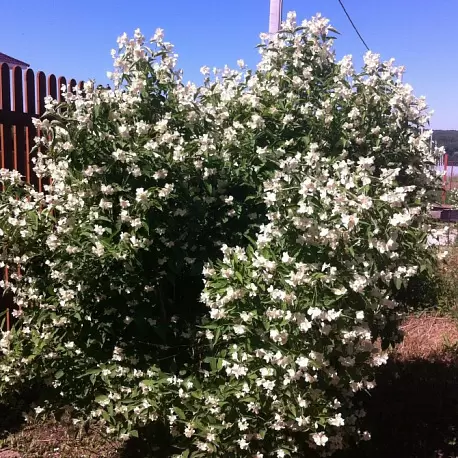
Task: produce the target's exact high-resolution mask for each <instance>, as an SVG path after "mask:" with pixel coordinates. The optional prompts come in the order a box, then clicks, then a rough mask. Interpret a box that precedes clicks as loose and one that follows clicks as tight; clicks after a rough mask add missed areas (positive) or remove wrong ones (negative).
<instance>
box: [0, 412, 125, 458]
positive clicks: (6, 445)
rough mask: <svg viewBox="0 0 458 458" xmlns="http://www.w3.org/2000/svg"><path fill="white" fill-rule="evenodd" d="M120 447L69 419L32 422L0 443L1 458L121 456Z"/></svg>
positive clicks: (107, 457)
mask: <svg viewBox="0 0 458 458" xmlns="http://www.w3.org/2000/svg"><path fill="white" fill-rule="evenodd" d="M121 448H122V447H121V444H120V443H119V442H116V441H112V440H108V439H106V438H105V437H104V435H103V434H101V431H100V430H97V429H92V430H90V431H88V432H84V431H82V430H80V429H79V428H75V426H74V425H73V424H71V423H68V422H63V421H61V422H58V421H52V420H49V421H46V422H39V421H33V422H32V423H31V424H28V425H26V426H24V427H22V428H20V429H19V431H16V432H13V433H11V434H9V435H8V436H7V437H6V439H4V440H2V441H1V442H0V449H1V450H0V458H119V457H120V456H121V455H120V450H121Z"/></svg>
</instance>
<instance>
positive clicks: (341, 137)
mask: <svg viewBox="0 0 458 458" xmlns="http://www.w3.org/2000/svg"><path fill="white" fill-rule="evenodd" d="M332 33H333V29H332V28H330V27H329V24H328V21H327V20H326V19H324V18H322V17H320V16H317V17H315V18H313V19H312V20H310V21H304V22H303V23H302V24H301V25H300V26H298V24H297V23H296V17H295V15H294V14H293V13H290V14H289V15H288V19H287V21H286V22H285V23H284V24H283V28H282V31H281V32H280V33H278V34H277V35H275V36H274V37H272V36H267V35H265V36H264V35H263V36H262V37H261V38H262V41H263V42H262V44H261V45H260V48H259V49H260V54H261V61H260V63H259V65H258V67H257V69H256V70H255V71H252V70H249V69H247V68H246V66H245V64H244V63H243V62H242V61H240V62H239V66H240V70H230V69H229V68H224V69H223V70H215V71H214V77H211V76H210V70H209V69H208V68H207V67H204V68H202V73H203V74H204V75H205V80H204V84H203V85H202V86H201V87H197V86H195V85H193V84H191V83H188V84H184V83H183V82H182V79H181V72H180V71H178V70H176V69H175V65H176V61H177V56H176V54H175V53H174V51H173V46H172V45H171V44H170V43H168V42H166V41H164V34H163V32H162V30H158V31H156V33H155V35H154V37H153V38H152V39H151V40H150V43H147V40H146V39H145V37H144V36H143V35H142V34H141V33H140V31H138V30H137V31H136V32H135V35H134V37H133V38H132V39H130V38H128V37H127V36H126V35H123V36H121V37H120V38H119V40H118V45H119V49H118V50H115V51H113V57H114V61H115V62H114V66H115V69H114V72H113V73H112V74H111V75H110V76H111V78H112V79H113V82H114V85H115V88H114V89H113V90H105V89H96V88H95V86H94V84H93V82H88V83H87V84H86V85H85V87H84V90H79V89H73V90H71V89H69V88H67V87H63V88H62V95H63V99H64V102H63V103H62V104H57V103H56V102H55V101H53V100H51V99H49V100H47V103H46V108H47V113H46V115H45V116H44V118H43V119H42V120H36V122H35V125H36V127H38V128H39V130H38V131H39V132H40V135H39V136H38V137H37V138H36V144H37V147H36V152H37V154H36V164H35V172H36V174H37V175H38V177H39V178H40V179H41V183H42V184H43V191H42V192H38V191H36V190H34V189H33V188H32V187H31V186H29V185H27V184H24V183H23V182H22V179H21V177H20V176H19V174H17V173H16V172H14V171H7V170H2V171H1V172H0V179H1V182H2V184H3V187H4V192H3V193H2V195H1V196H0V228H1V230H2V233H1V242H2V246H3V251H2V252H1V254H0V257H1V260H2V262H3V263H4V265H6V266H7V267H8V269H9V272H10V275H9V279H8V282H7V283H6V284H4V285H2V286H4V287H6V288H10V289H11V291H12V292H13V293H14V300H15V304H16V310H15V316H16V318H17V322H16V326H15V327H14V329H13V330H12V331H11V332H10V333H6V334H5V333H4V334H2V338H1V340H0V351H1V352H2V353H3V354H4V356H3V357H2V359H1V360H0V394H7V393H8V392H9V390H11V389H12V388H16V387H18V386H19V385H20V384H23V383H27V381H33V382H35V383H36V382H37V381H39V382H42V383H44V384H45V385H46V386H47V387H48V390H47V391H46V393H47V399H46V401H47V405H48V406H49V408H58V407H61V406H69V405H70V406H71V407H72V411H73V415H74V416H75V421H80V419H83V418H87V416H89V417H90V418H92V419H94V421H98V422H101V423H102V424H105V425H106V429H107V432H108V433H116V434H118V435H119V436H120V437H122V438H128V437H130V436H133V435H136V434H138V433H137V428H138V427H139V426H145V425H151V424H153V425H154V424H162V425H166V428H167V429H168V430H169V431H170V438H168V439H167V440H166V441H165V442H167V443H168V444H170V443H172V444H173V451H169V453H170V454H176V455H177V456H182V457H186V456H190V454H191V453H192V456H196V457H198V456H215V457H216V456H227V455H228V454H229V455H230V456H240V457H242V456H247V457H257V458H261V457H267V456H276V457H284V456H300V455H301V453H303V452H304V450H305V449H306V448H307V447H308V448H310V447H312V448H318V450H319V451H320V453H322V454H323V455H327V454H331V453H332V452H334V451H335V450H338V449H341V448H342V447H344V446H345V443H346V440H347V437H348V435H349V434H350V435H353V436H355V437H356V438H358V439H363V440H366V439H368V438H369V437H370V435H369V433H368V432H366V431H360V429H359V426H358V421H359V419H360V418H361V417H363V416H364V411H363V410H362V409H361V408H359V406H358V405H357V400H356V399H355V393H357V392H359V391H362V390H369V389H371V388H373V387H374V386H375V381H374V369H373V368H374V366H378V365H380V364H383V363H384V362H386V358H387V356H386V353H385V352H384V351H382V348H383V349H386V348H387V346H389V345H390V344H391V343H393V342H396V341H397V339H399V332H398V326H397V324H398V322H399V320H400V318H401V316H402V304H399V303H397V302H396V300H395V294H396V291H397V290H399V289H400V288H402V287H403V285H405V284H407V282H408V280H409V279H410V278H411V277H412V276H415V275H416V274H417V273H418V272H420V271H421V270H423V269H424V268H425V267H426V266H427V264H428V262H430V260H432V256H431V255H430V254H429V248H428V243H427V236H428V230H429V228H428V226H427V219H426V215H427V210H428V205H429V200H430V196H431V195H434V192H435V190H436V187H437V174H436V172H435V167H434V166H435V154H436V152H435V151H433V150H431V148H430V142H429V138H430V134H431V133H430V132H428V131H424V130H423V126H424V125H425V124H426V123H427V121H428V113H427V111H426V104H425V101H424V100H423V99H422V98H419V99H418V98H416V97H414V95H413V94H412V88H411V87H410V86H408V85H405V84H402V82H401V74H402V68H400V67H396V66H395V65H394V62H393V61H388V62H381V61H380V59H379V56H378V55H376V54H373V53H371V52H368V53H367V54H366V55H365V57H364V62H365V65H364V68H363V70H362V72H360V73H358V72H356V71H355V70H354V68H353V65H352V60H351V56H346V57H344V58H343V59H342V60H340V61H337V60H336V58H335V56H334V52H333V38H332V37H331V35H332ZM40 409H41V407H40ZM156 445H157V444H156Z"/></svg>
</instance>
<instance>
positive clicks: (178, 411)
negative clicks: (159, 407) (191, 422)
mask: <svg viewBox="0 0 458 458" xmlns="http://www.w3.org/2000/svg"><path fill="white" fill-rule="evenodd" d="M173 410H174V411H175V413H176V414H177V415H178V416H179V417H180V418H181V419H182V420H186V415H185V413H184V412H183V411H182V410H181V409H180V408H179V407H176V406H175V407H174V408H173Z"/></svg>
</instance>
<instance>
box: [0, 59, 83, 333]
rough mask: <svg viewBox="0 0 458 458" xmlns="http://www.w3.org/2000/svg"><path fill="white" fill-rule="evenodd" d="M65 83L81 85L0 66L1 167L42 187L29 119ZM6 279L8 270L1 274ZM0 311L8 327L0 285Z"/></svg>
mask: <svg viewBox="0 0 458 458" xmlns="http://www.w3.org/2000/svg"><path fill="white" fill-rule="evenodd" d="M62 85H65V86H66V87H68V86H69V87H70V89H74V88H75V87H77V86H78V88H80V89H82V85H83V83H82V82H79V83H77V82H76V81H75V80H74V79H70V80H69V81H68V82H67V80H66V79H65V78H64V77H56V76H55V75H53V74H51V75H49V76H46V75H45V74H44V73H43V72H37V73H36V74H35V73H34V71H33V70H31V69H28V70H25V71H23V70H22V69H21V68H20V67H14V68H13V69H12V70H11V69H10V68H9V67H8V65H7V64H3V65H1V66H0V167H2V168H7V169H16V170H18V171H19V172H20V173H21V175H23V176H24V177H25V179H26V181H27V182H29V183H31V184H33V185H34V186H35V187H36V188H37V190H39V191H41V190H42V183H41V180H40V179H38V177H37V176H36V175H35V173H34V172H33V162H32V153H31V150H32V148H33V145H34V138H35V136H36V135H39V134H40V132H37V130H36V129H35V127H34V125H33V123H32V119H33V118H39V117H40V116H42V115H43V114H44V112H45V98H46V97H47V96H51V97H53V98H54V99H57V100H59V101H61V87H62ZM2 277H3V279H4V281H5V282H7V281H8V271H7V270H6V269H5V271H4V272H3V275H2ZM0 294H1V296H0V313H1V312H2V311H4V310H5V309H6V310H7V314H6V329H7V330H9V329H10V315H9V310H10V309H11V305H12V300H11V297H8V296H7V295H6V296H5V295H3V291H1V289H0Z"/></svg>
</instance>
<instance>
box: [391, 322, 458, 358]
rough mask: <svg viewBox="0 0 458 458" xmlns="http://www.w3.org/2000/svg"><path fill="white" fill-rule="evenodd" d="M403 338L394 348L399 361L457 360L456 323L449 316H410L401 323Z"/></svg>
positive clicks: (457, 331) (457, 333) (457, 339)
mask: <svg viewBox="0 0 458 458" xmlns="http://www.w3.org/2000/svg"><path fill="white" fill-rule="evenodd" d="M402 330H403V331H404V333H405V337H404V340H403V342H402V343H401V344H399V345H398V346H397V347H396V349H395V350H394V355H395V358H396V359H398V360H400V361H412V360H416V359H424V360H436V359H439V360H445V359H447V360H458V355H457V354H456V350H455V347H456V346H457V345H458V324H457V322H456V321H455V320H454V319H453V318H451V317H450V316H441V315H439V314H435V315H423V316H410V317H408V318H407V319H406V321H405V322H404V324H403V325H402Z"/></svg>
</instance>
